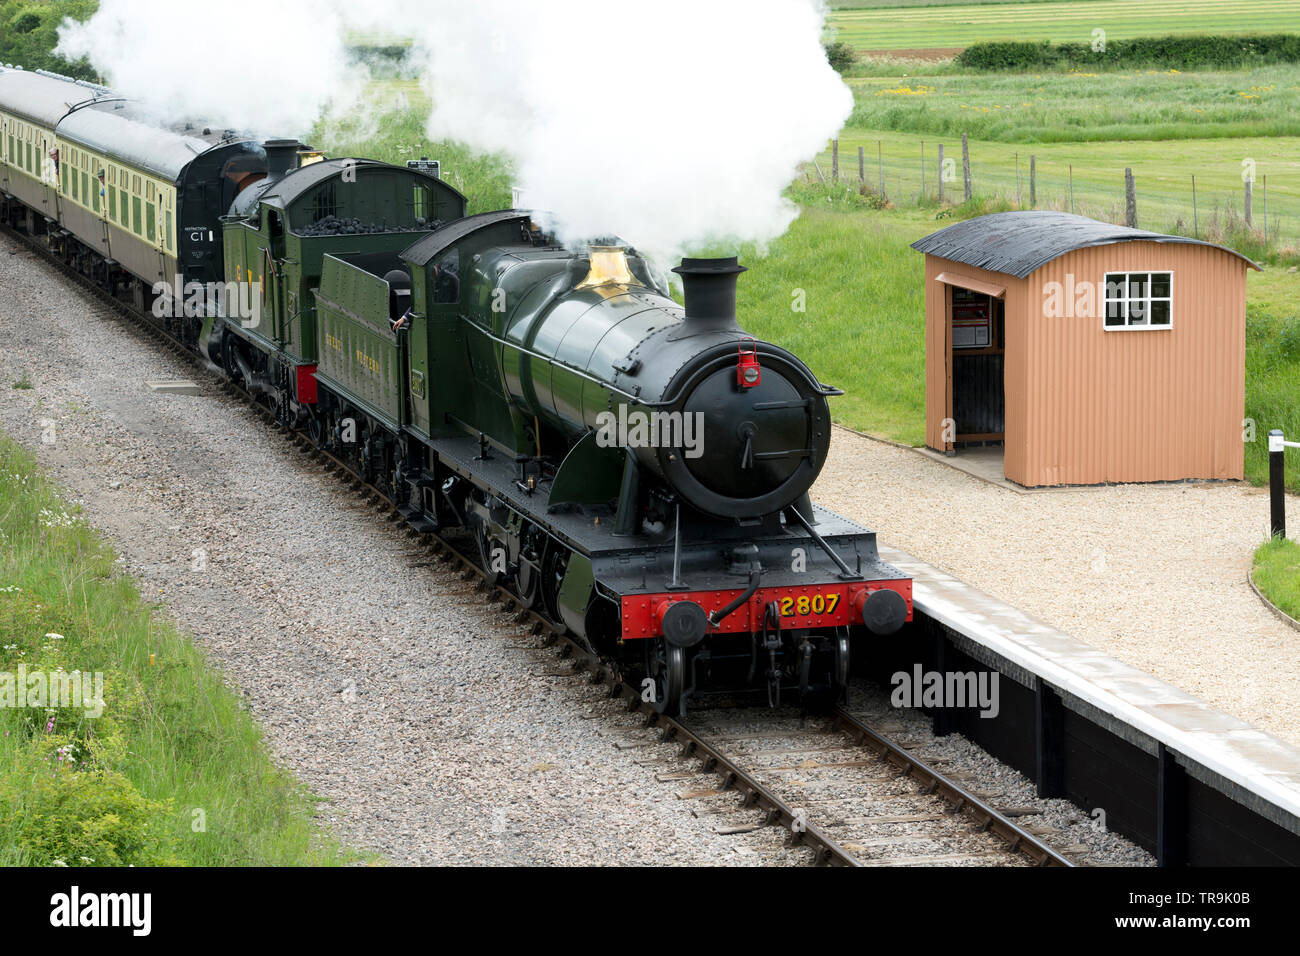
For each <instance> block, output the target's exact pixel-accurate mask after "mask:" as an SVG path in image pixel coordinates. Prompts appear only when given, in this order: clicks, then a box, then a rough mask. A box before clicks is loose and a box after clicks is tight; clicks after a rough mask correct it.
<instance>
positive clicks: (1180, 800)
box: [1156, 744, 1188, 866]
mask: <svg viewBox="0 0 1300 956" xmlns="http://www.w3.org/2000/svg"><path fill="white" fill-rule="evenodd" d="M1187 823H1188V816H1187V771H1185V770H1184V769H1183V768H1182V767H1180V766H1179V765H1178V761H1177V760H1176V759H1175V758H1174V753H1173V751H1172V750H1169V749H1168V748H1166V747H1165V745H1164V744H1160V745H1159V748H1158V751H1157V753H1156V865H1157V866H1186V865H1187Z"/></svg>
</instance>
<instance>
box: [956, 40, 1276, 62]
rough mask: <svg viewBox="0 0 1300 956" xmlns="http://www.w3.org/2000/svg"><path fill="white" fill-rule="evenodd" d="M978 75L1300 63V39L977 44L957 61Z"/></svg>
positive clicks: (968, 48) (969, 48) (967, 49)
mask: <svg viewBox="0 0 1300 956" xmlns="http://www.w3.org/2000/svg"><path fill="white" fill-rule="evenodd" d="M957 62H958V63H959V64H961V65H962V66H964V67H967V68H969V69H973V70H1036V69H1045V68H1053V67H1106V66H1109V67H1160V68H1163V69H1178V70H1197V69H1209V68H1214V67H1232V66H1242V65H1246V64H1250V65H1258V64H1266V63H1300V34H1294V33H1272V34H1266V35H1261V36H1209V35H1204V36H1170V37H1137V38H1135V39H1132V40H1111V41H1109V42H1107V43H1106V48H1105V50H1094V49H1093V48H1092V45H1091V44H1089V43H1047V42H1043V43H976V44H974V45H973V46H969V47H967V48H966V49H965V50H963V51H962V52H961V54H960V55H958V57H957Z"/></svg>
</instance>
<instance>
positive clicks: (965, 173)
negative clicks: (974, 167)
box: [961, 133, 971, 202]
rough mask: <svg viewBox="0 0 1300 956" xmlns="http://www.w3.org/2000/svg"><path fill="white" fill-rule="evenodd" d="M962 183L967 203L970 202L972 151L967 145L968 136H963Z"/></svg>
mask: <svg viewBox="0 0 1300 956" xmlns="http://www.w3.org/2000/svg"><path fill="white" fill-rule="evenodd" d="M961 182H962V193H963V195H964V197H965V200H966V202H970V195H971V191H970V149H969V148H968V147H967V145H966V134H965V133H962V134H961Z"/></svg>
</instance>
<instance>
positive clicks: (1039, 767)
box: [1034, 677, 1065, 799]
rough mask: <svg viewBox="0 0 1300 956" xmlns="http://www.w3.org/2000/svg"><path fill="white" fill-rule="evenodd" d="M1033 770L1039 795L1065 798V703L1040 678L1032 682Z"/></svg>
mask: <svg viewBox="0 0 1300 956" xmlns="http://www.w3.org/2000/svg"><path fill="white" fill-rule="evenodd" d="M1034 720H1035V723H1036V725H1037V726H1036V728H1035V733H1034V738H1035V741H1034V742H1035V749H1036V750H1037V759H1036V761H1035V767H1034V777H1035V783H1036V784H1037V785H1038V795H1039V796H1040V797H1042V798H1044V799H1050V798H1052V797H1063V796H1065V701H1063V700H1062V699H1061V695H1060V694H1058V693H1057V692H1056V690H1055V689H1054V688H1053V687H1052V686H1051V685H1050V684H1048V683H1047V682H1046V681H1044V680H1043V679H1042V678H1041V677H1035V678H1034Z"/></svg>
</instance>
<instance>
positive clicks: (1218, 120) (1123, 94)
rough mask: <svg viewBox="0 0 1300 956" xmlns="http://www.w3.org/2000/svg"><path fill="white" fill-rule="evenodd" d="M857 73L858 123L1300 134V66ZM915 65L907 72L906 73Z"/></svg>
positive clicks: (1008, 139)
mask: <svg viewBox="0 0 1300 956" xmlns="http://www.w3.org/2000/svg"><path fill="white" fill-rule="evenodd" d="M911 67H912V68H911V69H910V70H906V71H903V70H898V69H897V68H895V71H894V72H893V73H891V74H889V75H884V76H865V77H862V76H854V77H850V78H849V79H848V84H849V87H850V88H851V89H852V90H853V93H854V110H853V115H852V117H851V118H850V120H849V124H848V125H849V126H850V127H857V128H863V129H882V130H892V131H896V132H906V133H930V134H938V133H943V134H948V135H951V134H954V133H955V134H957V135H958V136H960V135H961V133H963V132H965V133H966V134H967V135H968V136H970V137H972V138H975V139H982V140H996V141H999V142H1005V143H1062V142H1095V141H1105V140H1132V139H1143V140H1170V139H1189V138H1190V139H1211V138H1215V137H1249V136H1295V135H1300V69H1298V68H1297V67H1295V66H1293V65H1277V66H1265V67H1258V68H1254V69H1249V70H1235V71H1213V72H1195V73H1180V72H1178V71H1177V70H1163V71H1162V70H1139V71H1128V70H1125V71H1118V70H1117V71H1105V72H1100V73H1088V72H1056V73H1051V72H1049V73H1029V74H1025V73H993V74H972V73H951V72H949V70H950V67H948V66H946V65H943V64H929V63H917V64H912V65H911ZM904 73H906V75H904Z"/></svg>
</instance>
